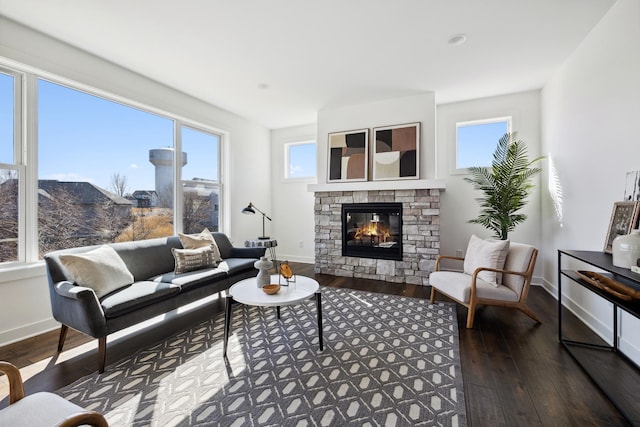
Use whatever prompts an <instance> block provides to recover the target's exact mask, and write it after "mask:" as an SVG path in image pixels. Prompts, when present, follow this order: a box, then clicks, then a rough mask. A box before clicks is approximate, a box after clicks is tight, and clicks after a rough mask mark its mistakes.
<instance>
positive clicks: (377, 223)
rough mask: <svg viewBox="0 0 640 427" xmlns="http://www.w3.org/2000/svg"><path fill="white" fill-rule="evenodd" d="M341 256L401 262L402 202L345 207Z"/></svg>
mask: <svg viewBox="0 0 640 427" xmlns="http://www.w3.org/2000/svg"><path fill="white" fill-rule="evenodd" d="M342 255H343V256H353V257H360V258H377V259H391V260H402V203H345V204H343V205H342Z"/></svg>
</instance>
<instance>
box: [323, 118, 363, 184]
mask: <svg viewBox="0 0 640 427" xmlns="http://www.w3.org/2000/svg"><path fill="white" fill-rule="evenodd" d="M368 153H369V130H368V129H358V130H352V131H347V132H335V133H330V134H329V173H328V175H327V181H328V182H334V181H366V180H367V172H368V164H369V154H368Z"/></svg>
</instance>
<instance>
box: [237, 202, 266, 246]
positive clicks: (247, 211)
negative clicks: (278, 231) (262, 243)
mask: <svg viewBox="0 0 640 427" xmlns="http://www.w3.org/2000/svg"><path fill="white" fill-rule="evenodd" d="M256 211H258V212H260V213H261V214H262V236H260V237H258V239H260V240H268V239H269V238H270V237H269V236H267V235H266V234H265V232H264V219H265V218H266V219H268V220H269V221H271V218H269V217H268V216H267V214H266V213H264V212H262V211H261V210H260V209H258V208H257V207H256V205H254V204H253V203H252V202H249V205H248V206H247V207H246V208H244V209H242V213H243V214H248V215H255V213H256Z"/></svg>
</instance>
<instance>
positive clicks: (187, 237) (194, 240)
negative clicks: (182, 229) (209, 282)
mask: <svg viewBox="0 0 640 427" xmlns="http://www.w3.org/2000/svg"><path fill="white" fill-rule="evenodd" d="M178 237H179V238H180V243H182V247H183V248H185V249H198V248H202V247H205V246H210V247H211V249H212V250H213V254H214V260H215V261H216V262H220V261H222V257H221V256H220V249H219V248H218V244H217V243H216V240H215V239H214V238H213V234H211V232H210V231H209V229H208V228H205V229H204V230H202V231H201V232H200V233H198V234H183V233H178Z"/></svg>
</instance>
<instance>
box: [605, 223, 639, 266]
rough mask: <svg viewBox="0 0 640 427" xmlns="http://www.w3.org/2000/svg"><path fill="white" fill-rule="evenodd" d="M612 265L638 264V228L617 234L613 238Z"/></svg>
mask: <svg viewBox="0 0 640 427" xmlns="http://www.w3.org/2000/svg"><path fill="white" fill-rule="evenodd" d="M612 252H613V265H615V266H616V267H622V268H631V266H634V265H638V259H640V230H632V231H631V234H625V235H624V236H618V237H616V238H615V239H614V240H613V244H612Z"/></svg>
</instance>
